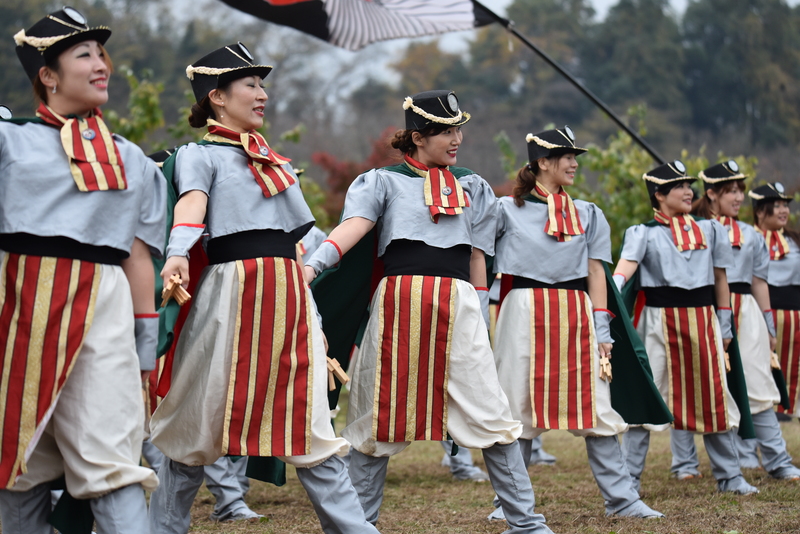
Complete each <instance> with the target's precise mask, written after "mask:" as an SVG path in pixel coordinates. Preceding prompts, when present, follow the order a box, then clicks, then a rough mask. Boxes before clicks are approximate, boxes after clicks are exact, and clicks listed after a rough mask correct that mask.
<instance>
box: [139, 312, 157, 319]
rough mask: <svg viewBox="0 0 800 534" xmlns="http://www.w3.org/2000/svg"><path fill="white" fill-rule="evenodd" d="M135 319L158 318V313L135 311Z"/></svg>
mask: <svg viewBox="0 0 800 534" xmlns="http://www.w3.org/2000/svg"><path fill="white" fill-rule="evenodd" d="M133 318H134V319H156V318H158V314H157V313H134V314H133Z"/></svg>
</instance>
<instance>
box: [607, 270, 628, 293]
mask: <svg viewBox="0 0 800 534" xmlns="http://www.w3.org/2000/svg"><path fill="white" fill-rule="evenodd" d="M611 278H612V279H613V280H614V284H615V285H616V286H617V290H618V291H622V288H623V287H625V282H627V281H628V279H627V278H625V275H624V274H615V275H614V276H612V277H611Z"/></svg>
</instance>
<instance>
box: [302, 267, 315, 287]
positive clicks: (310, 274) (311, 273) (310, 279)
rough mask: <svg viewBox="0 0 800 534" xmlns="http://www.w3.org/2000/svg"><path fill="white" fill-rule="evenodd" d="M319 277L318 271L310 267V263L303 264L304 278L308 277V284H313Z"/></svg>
mask: <svg viewBox="0 0 800 534" xmlns="http://www.w3.org/2000/svg"><path fill="white" fill-rule="evenodd" d="M316 277H317V273H316V271H314V269H312V268H311V267H309V266H308V265H305V266H303V278H305V279H306V284H309V285H310V284H311V282H313V281H314V279H315V278H316Z"/></svg>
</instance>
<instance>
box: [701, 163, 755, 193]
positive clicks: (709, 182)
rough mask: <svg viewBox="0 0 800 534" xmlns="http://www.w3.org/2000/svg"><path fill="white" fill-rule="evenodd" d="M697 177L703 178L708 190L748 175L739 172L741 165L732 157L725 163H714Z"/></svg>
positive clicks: (742, 178)
mask: <svg viewBox="0 0 800 534" xmlns="http://www.w3.org/2000/svg"><path fill="white" fill-rule="evenodd" d="M697 177H698V178H700V179H701V180H703V186H704V187H705V189H706V191H708V190H709V189H711V188H712V187H714V186H715V185H717V184H721V183H724V182H734V181H737V180H744V179H745V178H747V176H745V175H744V174H742V173H741V172H739V165H738V164H737V163H736V162H735V161H733V160H732V159H729V160H728V161H725V162H723V163H717V164H716V165H712V166H711V167H709V168H707V169H704V170H702V171H700V174H698V175H697Z"/></svg>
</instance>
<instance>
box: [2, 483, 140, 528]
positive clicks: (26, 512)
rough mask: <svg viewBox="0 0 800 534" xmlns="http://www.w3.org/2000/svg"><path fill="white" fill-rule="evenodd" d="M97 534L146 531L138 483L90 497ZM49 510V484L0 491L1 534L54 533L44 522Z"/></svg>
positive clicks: (50, 506)
mask: <svg viewBox="0 0 800 534" xmlns="http://www.w3.org/2000/svg"><path fill="white" fill-rule="evenodd" d="M90 504H91V507H92V513H93V514H94V518H95V522H96V523H97V532H98V534H148V533H149V532H150V530H149V528H148V526H147V504H146V503H145V499H144V490H142V487H141V486H140V485H139V484H132V485H130V486H125V487H124V488H120V489H118V490H116V491H112V492H111V493H109V494H107V495H103V496H102V497H97V498H95V499H91V500H90ZM51 511H52V503H51V500H50V484H39V485H38V486H36V487H34V488H31V489H30V490H28V491H21V492H17V491H8V490H1V491H0V523H2V526H3V533H4V534H53V527H52V526H51V525H50V524H49V523H48V522H47V518H48V516H49V515H50V512H51Z"/></svg>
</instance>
